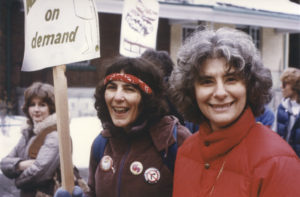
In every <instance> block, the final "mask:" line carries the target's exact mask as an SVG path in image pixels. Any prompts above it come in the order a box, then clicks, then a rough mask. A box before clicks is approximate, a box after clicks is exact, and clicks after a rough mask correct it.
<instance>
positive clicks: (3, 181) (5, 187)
mask: <svg viewBox="0 0 300 197" xmlns="http://www.w3.org/2000/svg"><path fill="white" fill-rule="evenodd" d="M79 173H80V175H81V177H82V178H83V179H84V180H86V181H87V178H88V169H87V168H80V169H79ZM0 196H1V197H19V196H20V191H19V190H18V189H17V188H16V186H15V184H14V180H12V179H9V178H7V177H6V176H4V175H3V174H2V172H1V171H0Z"/></svg>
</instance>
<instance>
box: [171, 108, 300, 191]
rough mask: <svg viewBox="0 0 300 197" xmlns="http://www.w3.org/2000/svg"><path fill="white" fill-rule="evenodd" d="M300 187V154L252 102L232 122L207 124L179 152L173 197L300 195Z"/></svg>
mask: <svg viewBox="0 0 300 197" xmlns="http://www.w3.org/2000/svg"><path fill="white" fill-rule="evenodd" d="M299 187H300V160H299V159H298V157H297V155H296V154H295V152H294V151H293V149H292V148H291V147H290V146H289V145H288V144H287V143H286V142H285V141H284V140H283V139H282V138H280V137H279V135H278V134H276V133H275V132H273V131H272V130H270V129H268V128H267V127H265V126H263V125H261V124H258V123H255V119H254V116H253V114H252V111H251V110H250V108H248V109H247V110H246V111H245V112H244V114H243V115H242V116H241V117H240V119H239V120H238V121H237V122H236V123H235V124H234V125H232V126H230V127H228V128H225V129H222V130H219V131H214V132H212V133H210V129H209V127H208V125H207V124H203V125H201V126H200V129H199V131H198V132H197V133H195V134H194V135H193V136H191V137H190V138H188V139H187V140H186V141H185V142H184V144H183V145H182V146H181V147H180V148H179V150H178V153H177V160H176V163H175V174H174V188H173V197H201V196H205V197H209V196H214V197H216V196H220V197H229V196H230V197H244V196H245V197H246V196H247V197H250V196H251V197H254V196H255V197H256V196H263V197H284V196H286V197H297V196H300V188H299Z"/></svg>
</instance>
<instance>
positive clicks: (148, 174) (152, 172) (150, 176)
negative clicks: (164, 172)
mask: <svg viewBox="0 0 300 197" xmlns="http://www.w3.org/2000/svg"><path fill="white" fill-rule="evenodd" d="M144 177H145V180H146V181H147V183H150V184H154V183H157V182H158V181H159V179H160V172H159V170H158V169H156V168H148V169H147V170H146V171H145V173H144Z"/></svg>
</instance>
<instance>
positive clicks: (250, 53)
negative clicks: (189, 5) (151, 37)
mask: <svg viewBox="0 0 300 197" xmlns="http://www.w3.org/2000/svg"><path fill="white" fill-rule="evenodd" d="M210 58H224V59H225V60H226V62H227V63H228V65H229V67H228V69H229V70H230V69H231V68H233V69H234V71H235V72H236V74H238V75H239V76H240V77H241V78H242V79H243V80H244V82H245V84H246V90H247V105H249V106H250V107H251V109H252V111H253V113H254V115H255V116H258V115H260V114H261V113H262V112H263V110H264V105H265V104H267V103H268V102H270V100H271V98H272V94H271V87H272V76H271V72H270V70H269V69H267V68H266V67H264V66H263V63H262V60H261V57H260V54H259V52H258V50H257V48H256V47H255V45H254V43H253V41H252V38H251V37H250V36H249V35H247V34H246V33H244V32H242V31H239V30H236V29H231V28H220V29H218V30H216V31H213V30H202V31H201V30H200V31H196V32H194V33H193V34H192V35H191V36H190V37H189V38H187V39H186V40H185V43H184V44H183V46H182V47H181V48H180V49H179V52H178V56H177V66H176V67H175V69H174V70H173V72H172V75H171V77H170V92H171V94H172V99H173V101H174V102H175V103H176V104H177V107H178V109H179V111H180V112H181V113H182V114H183V116H184V118H185V119H186V120H188V121H191V122H194V123H201V122H202V121H203V120H205V117H204V115H203V114H202V112H201V111H200V109H199V107H198V105H197V101H196V98H195V92H194V82H195V80H197V78H199V72H201V70H202V69H203V68H202V65H203V62H204V61H205V60H207V59H210Z"/></svg>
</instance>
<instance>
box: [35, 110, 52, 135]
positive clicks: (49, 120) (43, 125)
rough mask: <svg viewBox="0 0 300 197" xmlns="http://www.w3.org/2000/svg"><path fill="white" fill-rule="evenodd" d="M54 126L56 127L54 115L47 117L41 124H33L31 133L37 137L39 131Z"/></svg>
mask: <svg viewBox="0 0 300 197" xmlns="http://www.w3.org/2000/svg"><path fill="white" fill-rule="evenodd" d="M54 125H56V114H55V113H54V114H51V115H49V116H48V117H47V118H45V120H43V121H42V122H39V123H37V124H35V125H34V128H33V132H34V134H36V135H37V134H39V133H40V132H41V131H43V130H44V129H46V128H48V127H50V126H54Z"/></svg>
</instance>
